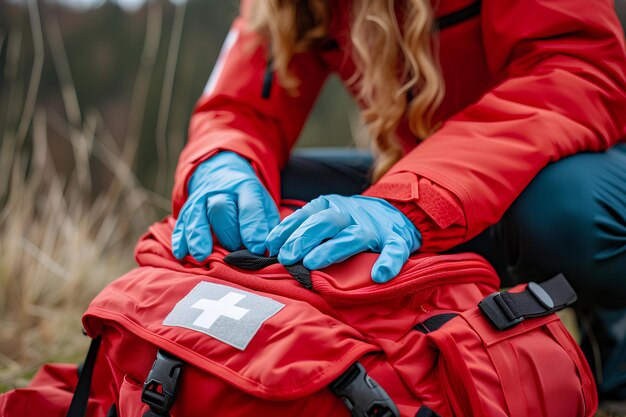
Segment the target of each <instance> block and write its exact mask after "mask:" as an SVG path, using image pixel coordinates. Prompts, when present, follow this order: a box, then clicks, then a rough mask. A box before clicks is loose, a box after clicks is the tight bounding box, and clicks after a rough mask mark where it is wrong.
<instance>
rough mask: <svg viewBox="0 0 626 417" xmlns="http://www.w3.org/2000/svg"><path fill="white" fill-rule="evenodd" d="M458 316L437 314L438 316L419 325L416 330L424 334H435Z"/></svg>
mask: <svg viewBox="0 0 626 417" xmlns="http://www.w3.org/2000/svg"><path fill="white" fill-rule="evenodd" d="M458 315H459V314H458V313H442V314H437V315H436V316H432V317H430V318H428V319H426V320H424V321H423V322H421V323H417V324H416V325H415V327H414V329H415V330H417V331H418V332H422V333H424V334H426V333H430V332H434V331H435V330H437V329H439V328H440V327H441V326H443V325H444V324H446V323H447V322H449V321H450V320H452V319H453V318H455V317H456V316H458Z"/></svg>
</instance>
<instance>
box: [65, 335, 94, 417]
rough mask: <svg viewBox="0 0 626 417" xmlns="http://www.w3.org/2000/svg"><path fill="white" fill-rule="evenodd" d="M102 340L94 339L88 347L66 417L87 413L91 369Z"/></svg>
mask: <svg viewBox="0 0 626 417" xmlns="http://www.w3.org/2000/svg"><path fill="white" fill-rule="evenodd" d="M101 341H102V338H101V337H100V336H98V337H96V338H95V339H93V340H92V341H91V345H89V351H88V352H87V358H85V362H84V363H83V366H82V369H81V371H80V376H79V377H78V383H77V384H76V390H75V391H74V396H73V397H72V402H71V403H70V408H69V409H68V410H67V417H85V414H86V412H87V403H88V402H89V391H90V390H91V379H92V377H93V368H94V366H95V364H96V358H97V357H98V349H100V342H101Z"/></svg>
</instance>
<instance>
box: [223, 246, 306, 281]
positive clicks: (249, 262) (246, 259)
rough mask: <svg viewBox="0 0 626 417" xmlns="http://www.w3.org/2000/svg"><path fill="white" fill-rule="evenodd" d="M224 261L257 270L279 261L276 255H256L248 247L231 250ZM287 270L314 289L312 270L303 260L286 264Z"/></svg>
mask: <svg viewBox="0 0 626 417" xmlns="http://www.w3.org/2000/svg"><path fill="white" fill-rule="evenodd" d="M224 262H226V263H227V264H229V265H232V266H236V267H237V268H241V269H249V270H253V271H257V270H259V269H263V268H266V267H268V266H270V265H274V264H277V263H278V257H276V256H261V255H256V254H254V253H252V252H250V251H248V250H246V249H243V250H238V251H235V252H231V253H229V254H228V255H226V257H224ZM285 269H286V270H287V272H289V273H290V274H291V276H292V277H293V278H294V279H295V280H296V281H298V282H299V283H300V284H301V285H302V286H303V287H304V288H306V289H307V290H311V289H313V281H312V280H311V271H309V270H308V269H306V268H305V267H304V265H303V264H302V262H298V263H297V264H294V265H285Z"/></svg>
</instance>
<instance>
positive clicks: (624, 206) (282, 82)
mask: <svg viewBox="0 0 626 417" xmlns="http://www.w3.org/2000/svg"><path fill="white" fill-rule="evenodd" d="M623 39H624V35H623V32H622V31H621V27H620V26H619V22H618V21H617V18H616V16H615V12H614V10H613V2H612V1H610V0H596V1H594V2H592V3H590V2H588V1H586V0H523V1H522V0H511V1H501V0H484V1H483V2H482V4H480V3H475V2H473V0H467V1H466V0H441V2H440V4H438V5H437V6H436V7H435V8H434V9H432V8H431V6H430V2H428V1H424V0H404V1H393V0H372V1H365V0H353V1H333V0H308V1H306V0H282V1H281V0H266V1H258V2H256V3H255V4H252V3H251V2H243V6H242V14H241V16H240V17H239V18H238V19H237V20H236V21H235V22H234V24H233V27H232V29H231V32H230V33H229V35H228V37H227V39H226V43H225V45H224V48H223V50H222V53H221V56H220V59H219V61H218V63H217V65H216V68H215V70H214V72H213V74H212V77H211V79H210V80H209V84H208V85H207V89H206V91H205V94H204V96H203V98H202V99H201V100H200V101H199V103H198V106H197V108H196V110H195V112H194V115H193V117H192V119H191V125H190V136H189V142H188V144H187V146H186V147H185V149H184V150H183V153H182V155H181V157H180V160H179V164H178V168H177V174H176V183H175V187H174V192H173V208H174V216H175V217H177V219H178V220H177V223H176V227H175V230H174V233H173V235H172V243H173V252H174V255H175V256H176V257H177V258H179V259H182V258H183V257H185V256H186V255H188V254H189V255H191V256H192V257H193V258H195V259H196V260H197V261H200V262H201V261H203V260H204V259H206V257H207V256H208V255H209V254H210V253H211V250H212V238H211V231H213V232H214V233H215V236H216V237H217V239H218V240H219V241H220V242H221V243H222V244H223V245H224V246H225V247H226V248H227V249H230V250H234V249H237V248H239V247H241V246H245V247H246V248H248V249H249V250H251V251H252V252H256V253H263V252H265V250H266V249H268V250H269V252H270V253H271V254H273V255H278V259H279V261H280V262H282V263H284V264H292V263H295V262H298V261H300V260H303V262H304V265H305V266H307V267H309V268H311V269H319V268H323V267H324V266H327V265H329V264H331V263H334V262H338V261H341V260H343V259H346V258H347V257H349V256H352V255H354V254H355V253H358V252H361V251H364V250H371V251H374V252H378V253H380V254H381V255H380V257H379V258H378V261H377V262H376V264H375V266H374V269H373V270H372V278H373V279H374V281H376V282H386V281H388V280H389V279H392V278H393V277H394V276H395V275H397V273H398V272H399V270H400V268H401V267H402V265H403V264H404V262H405V261H406V259H407V258H408V256H409V255H410V254H411V253H413V252H416V251H418V250H419V251H424V252H426V251H427V252H442V251H448V250H468V249H474V250H476V249H475V248H476V247H477V246H478V247H479V249H478V250H479V251H482V252H483V253H484V254H485V255H487V256H488V257H490V259H493V260H494V262H495V261H497V260H498V259H499V258H502V259H503V260H504V265H505V266H504V267H501V268H500V272H502V273H503V274H504V273H506V272H508V273H509V274H510V275H511V276H512V279H514V280H531V279H532V280H536V281H539V280H542V279H545V278H548V277H550V276H552V275H554V274H555V273H558V272H564V273H565V275H566V276H567V277H568V278H569V280H570V281H571V282H572V283H573V285H574V286H575V288H576V289H577V290H578V292H579V293H580V294H581V295H583V297H581V298H583V301H584V302H586V303H588V304H594V305H606V306H613V307H615V306H624V305H626V296H625V295H626V144H618V145H616V143H618V142H620V140H622V139H623V138H625V137H626V73H625V72H626V54H625V51H624V42H623ZM330 73H336V74H338V75H339V77H340V78H341V79H342V80H343V81H344V84H345V85H346V87H347V88H348V90H349V91H350V92H351V93H352V94H353V96H354V97H355V98H356V99H357V100H358V101H359V103H360V105H361V106H362V109H363V110H362V116H363V119H364V121H365V122H366V123H367V125H368V127H369V131H370V136H371V137H372V144H373V147H374V149H375V151H376V160H375V163H374V167H373V175H372V185H371V186H369V187H368V188H367V189H366V190H365V191H364V192H362V193H361V190H360V184H361V183H360V181H361V177H360V174H359V173H360V172H362V169H361V168H359V166H358V165H359V164H358V163H357V167H356V168H354V167H353V168H354V169H353V170H356V173H357V174H356V175H355V178H356V181H352V182H351V181H350V180H347V181H346V180H345V178H343V179H337V183H338V184H343V185H340V186H337V185H336V184H335V185H334V186H333V187H328V188H327V189H321V190H320V187H319V181H318V180H319V179H320V178H321V176H323V173H322V171H321V170H320V168H319V167H320V166H326V167H328V166H330V167H331V168H332V169H337V170H339V171H342V170H345V168H346V166H347V164H349V163H350V161H349V158H347V159H348V162H346V161H345V159H346V158H341V156H338V155H335V156H333V157H332V158H321V161H320V159H319V158H317V159H307V160H306V161H305V162H306V163H307V164H309V165H308V166H313V167H314V168H315V167H317V168H315V172H311V173H309V174H308V178H309V179H310V181H309V184H304V183H303V182H302V180H301V179H299V180H298V181H297V185H298V186H299V189H295V190H294V187H293V186H287V187H286V189H283V190H282V194H281V187H280V178H281V175H280V173H281V169H283V168H284V167H285V166H286V165H288V166H287V169H286V170H285V172H284V175H283V180H284V182H285V183H286V184H289V183H290V180H289V177H291V178H293V177H294V175H298V173H297V171H298V170H299V171H300V172H301V171H302V169H301V168H300V169H298V164H296V163H295V162H296V161H300V163H302V159H299V160H293V161H292V163H291V164H288V162H289V153H290V150H291V148H292V146H293V144H294V142H295V141H296V139H297V137H298V134H299V132H300V130H301V128H302V125H303V123H304V121H305V120H306V117H307V115H308V112H309V110H310V108H311V106H312V105H313V103H314V101H315V98H316V96H317V94H318V92H319V91H320V88H321V86H322V84H323V83H324V81H325V80H326V78H327V77H328V75H329V74H330ZM274 78H275V79H274ZM444 85H445V93H444ZM333 158H334V160H333ZM337 160H339V161H337ZM561 160H562V161H561ZM361 161H365V162H364V165H367V159H365V160H361ZM557 161H558V162H557ZM357 162H358V161H357ZM361 165H363V164H361ZM351 169H352V168H351ZM305 179H306V177H305ZM342 181H343V182H342ZM345 184H348V185H345ZM529 184H530V185H529ZM331 185H333V184H331ZM301 190H312V191H313V192H312V193H305V194H302V193H301ZM296 192H298V193H299V194H297V195H296V194H295V193H296ZM188 193H189V194H188ZM332 193H340V194H344V195H343V196H340V195H336V194H332ZM329 194H331V195H329ZM318 195H321V196H320V197H319V198H316V199H314V200H313V201H311V202H310V203H309V204H307V205H306V206H304V207H303V208H302V209H301V210H299V211H297V212H296V213H294V214H293V215H292V216H289V217H287V218H286V219H284V220H283V221H282V222H281V223H279V217H278V210H277V208H276V202H277V201H279V199H280V197H281V196H282V197H283V198H285V197H287V198H291V197H294V196H297V197H300V198H305V199H307V200H310V199H312V198H314V197H317V196H318ZM481 232H484V233H482V235H481ZM479 235H480V236H479ZM477 236H478V238H476V239H473V238H475V237H477ZM485 242H486V243H487V244H485ZM487 246H489V247H491V248H496V249H497V250H490V249H487Z"/></svg>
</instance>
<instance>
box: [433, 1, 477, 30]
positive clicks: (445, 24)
mask: <svg viewBox="0 0 626 417" xmlns="http://www.w3.org/2000/svg"><path fill="white" fill-rule="evenodd" d="M480 3H481V2H480V0H479V1H477V2H476V3H472V4H470V5H469V6H467V7H464V8H462V9H461V10H458V11H456V12H453V13H450V14H447V15H445V16H441V17H440V18H438V19H437V21H436V24H437V27H438V28H439V30H443V29H446V28H449V27H450V26H454V25H457V24H459V23H461V22H464V21H465V20H468V19H471V18H472V17H474V16H478V15H479V14H480Z"/></svg>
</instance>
